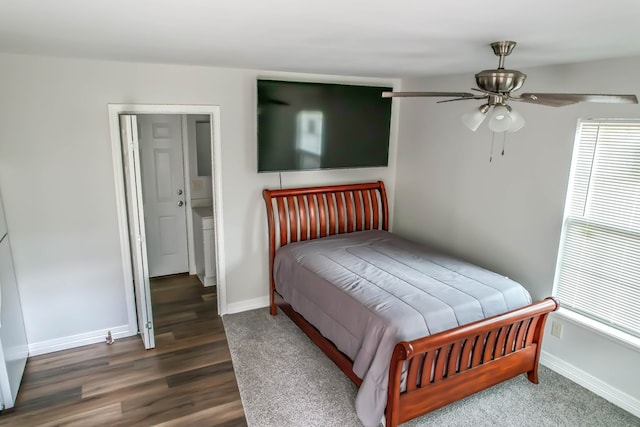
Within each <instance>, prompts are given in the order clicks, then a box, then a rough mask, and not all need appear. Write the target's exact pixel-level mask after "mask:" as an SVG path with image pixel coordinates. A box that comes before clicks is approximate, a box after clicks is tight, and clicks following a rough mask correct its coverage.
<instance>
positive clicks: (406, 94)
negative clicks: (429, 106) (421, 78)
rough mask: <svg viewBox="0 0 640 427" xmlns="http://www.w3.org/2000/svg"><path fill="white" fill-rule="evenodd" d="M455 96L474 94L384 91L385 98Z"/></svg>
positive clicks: (470, 94) (471, 96)
mask: <svg viewBox="0 0 640 427" xmlns="http://www.w3.org/2000/svg"><path fill="white" fill-rule="evenodd" d="M421 96H424V97H454V98H473V97H474V95H473V94H472V93H468V92H382V97H383V98H400V97H406V98H408V97H421Z"/></svg>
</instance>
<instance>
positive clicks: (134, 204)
mask: <svg viewBox="0 0 640 427" xmlns="http://www.w3.org/2000/svg"><path fill="white" fill-rule="evenodd" d="M109 116H110V123H111V135H112V151H113V160H114V176H115V179H116V192H117V203H118V217H119V218H118V219H119V225H120V236H121V248H122V253H123V255H122V260H123V273H124V277H125V292H126V295H127V305H128V313H129V328H130V331H129V332H130V334H131V335H133V334H135V333H140V335H141V336H142V339H143V341H144V344H145V347H147V348H152V347H154V346H155V337H154V327H153V307H152V300H151V289H150V279H151V278H153V277H163V276H167V275H174V274H179V273H183V274H186V273H189V274H191V275H196V274H198V273H201V274H198V277H199V278H200V280H201V281H202V282H203V285H204V286H212V285H215V286H216V287H217V292H216V293H217V308H218V310H217V312H218V313H220V314H223V313H224V312H225V310H226V299H225V294H226V292H225V281H224V278H225V275H224V262H223V258H224V257H223V255H224V251H223V250H222V242H223V236H222V234H223V228H222V206H221V204H222V198H221V182H220V179H221V173H220V164H221V159H220V151H221V150H220V129H219V123H220V121H219V107H206V106H145V105H110V106H109ZM203 132H205V133H206V135H203ZM198 142H200V146H198ZM207 165H208V166H207ZM203 212H204V213H205V214H204V215H203ZM206 212H210V215H206ZM203 222H204V223H205V224H204V228H203ZM207 227H209V228H207ZM206 245H208V246H207V247H206V248H205V246H206ZM205 260H206V261H207V263H205V262H204V261H205ZM204 264H208V265H207V266H205V265H204ZM205 267H208V269H209V271H208V274H207V272H206V271H205Z"/></svg>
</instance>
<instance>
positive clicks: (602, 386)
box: [540, 350, 640, 417]
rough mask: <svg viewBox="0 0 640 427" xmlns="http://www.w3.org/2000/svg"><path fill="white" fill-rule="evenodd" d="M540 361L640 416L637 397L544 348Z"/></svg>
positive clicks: (639, 404)
mask: <svg viewBox="0 0 640 427" xmlns="http://www.w3.org/2000/svg"><path fill="white" fill-rule="evenodd" d="M540 363H542V364H543V365H544V366H546V367H547V368H549V369H551V370H553V371H556V372H557V373H559V374H560V375H562V376H564V377H567V378H569V379H570V380H571V381H573V382H575V383H577V384H580V385H581V386H582V387H584V388H586V389H587V390H590V391H592V392H594V393H595V394H597V395H598V396H600V397H602V398H604V399H607V400H608V401H609V402H611V403H613V404H614V405H616V406H619V407H621V408H622V409H624V410H625V411H628V412H631V413H632V414H633V415H635V416H636V417H640V400H638V399H636V398H635V397H633V396H630V395H628V394H627V393H625V392H623V391H621V390H618V389H617V388H615V387H612V386H611V385H610V384H608V383H605V382H604V381H602V380H600V379H598V378H596V377H594V376H593V375H591V374H589V373H587V372H585V371H583V370H581V369H579V368H576V367H575V366H573V365H572V364H570V363H567V362H565V361H564V360H562V359H560V358H558V357H556V356H554V355H552V354H550V353H547V352H546V351H544V350H543V351H542V352H541V354H540Z"/></svg>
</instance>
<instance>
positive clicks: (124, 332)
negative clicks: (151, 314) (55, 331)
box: [29, 325, 136, 356]
mask: <svg viewBox="0 0 640 427" xmlns="http://www.w3.org/2000/svg"><path fill="white" fill-rule="evenodd" d="M107 331H111V336H112V337H113V339H114V340H115V339H118V338H125V337H130V336H132V335H135V334H136V332H133V333H132V332H131V331H130V330H129V325H122V326H115V327H113V328H105V329H101V330H99V331H92V332H86V333H84V334H78V335H71V336H68V337H62V338H56V339H53V340H47V341H40V342H35V343H31V344H29V356H38V355H40V354H46V353H53V352H54V351H60V350H66V349H69V348H75V347H81V346H83V345H88V344H95V343H99V342H104V341H105V338H106V336H107Z"/></svg>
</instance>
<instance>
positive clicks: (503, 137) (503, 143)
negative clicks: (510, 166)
mask: <svg viewBox="0 0 640 427" xmlns="http://www.w3.org/2000/svg"><path fill="white" fill-rule="evenodd" d="M506 144H507V133H506V132H502V155H503V156H504V147H505V145H506Z"/></svg>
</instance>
